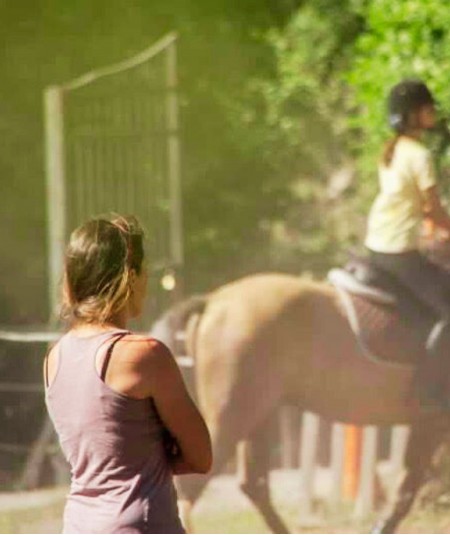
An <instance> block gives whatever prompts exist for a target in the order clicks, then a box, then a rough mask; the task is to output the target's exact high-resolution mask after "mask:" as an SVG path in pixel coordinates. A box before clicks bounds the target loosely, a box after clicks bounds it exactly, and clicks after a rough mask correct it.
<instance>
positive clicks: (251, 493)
mask: <svg viewBox="0 0 450 535" xmlns="http://www.w3.org/2000/svg"><path fill="white" fill-rule="evenodd" d="M270 424H271V422H270V421H269V420H266V421H265V422H264V424H263V425H261V426H260V427H259V428H258V429H257V430H256V432H255V433H254V434H253V435H252V436H251V437H250V438H249V439H248V440H245V441H242V442H240V443H239V445H238V451H237V460H238V477H239V486H240V488H241V490H242V491H243V492H244V493H245V494H246V495H247V496H248V498H249V499H250V500H251V501H252V503H253V504H254V505H255V507H256V508H257V509H258V511H259V512H260V513H261V515H262V517H263V518H264V520H265V521H266V523H267V525H268V527H269V528H270V529H271V530H272V532H273V533H289V531H288V528H287V527H286V524H285V523H284V522H283V520H282V519H281V518H280V516H279V515H278V513H277V512H276V511H275V509H274V507H273V504H272V501H271V498H270V489H269V463H270V455H269V454H270V443H271V441H270V437H271V427H270Z"/></svg>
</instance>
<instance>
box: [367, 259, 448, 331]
mask: <svg viewBox="0 0 450 535" xmlns="http://www.w3.org/2000/svg"><path fill="white" fill-rule="evenodd" d="M370 256H371V260H372V262H373V263H374V265H375V266H377V267H379V268H380V269H381V270H383V271H386V272H387V273H389V274H390V275H392V276H393V277H394V278H395V279H396V280H398V281H399V282H400V283H401V284H402V285H403V286H405V287H406V288H408V289H409V290H410V291H411V292H412V293H413V294H414V295H415V296H416V297H417V298H418V299H419V300H420V301H421V302H422V303H424V304H425V305H427V306H428V307H429V308H430V309H431V310H433V312H434V313H435V314H436V316H437V317H438V319H440V320H444V321H450V274H448V273H446V272H445V271H444V270H443V269H441V268H439V267H438V266H436V265H435V264H433V263H432V262H430V261H429V260H428V259H427V258H426V257H425V256H423V255H421V254H420V253H419V252H418V251H408V252H406V253H399V254H397V253H395V254H387V253H378V252H375V251H370Z"/></svg>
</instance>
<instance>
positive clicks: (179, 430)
mask: <svg viewBox="0 0 450 535" xmlns="http://www.w3.org/2000/svg"><path fill="white" fill-rule="evenodd" d="M151 360H152V363H151V373H150V376H149V377H148V381H149V393H150V395H151V397H152V398H153V400H154V402H155V405H156V409H157V411H158V413H159V415H160V417H161V419H162V421H163V424H164V425H165V426H166V427H167V429H168V431H169V432H170V434H171V435H172V436H173V437H174V439H175V441H176V445H177V446H178V447H179V449H180V452H179V454H178V455H174V456H172V457H171V462H172V465H173V469H174V471H175V472H176V473H189V472H198V473H206V472H208V471H209V470H210V468H211V463H212V450H211V440H210V436H209V432H208V429H207V427H206V424H205V422H204V420H203V418H202V416H201V414H200V412H199V411H198V409H197V407H196V406H195V404H194V402H193V401H192V399H191V397H190V395H189V393H188V392H187V389H186V386H185V384H184V381H183V379H182V377H181V373H180V370H179V368H178V365H177V363H176V362H175V359H174V358H173V356H172V354H171V353H170V352H169V350H168V349H167V348H166V347H165V346H164V345H163V344H161V343H158V345H157V350H156V351H155V354H154V355H153V356H152V359H151Z"/></svg>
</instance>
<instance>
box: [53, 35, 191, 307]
mask: <svg viewBox="0 0 450 535" xmlns="http://www.w3.org/2000/svg"><path fill="white" fill-rule="evenodd" d="M176 40H177V37H176V35H175V34H169V35H167V36H166V37H164V38H163V39H161V40H160V41H158V42H157V43H156V44H154V45H153V46H151V47H150V48H148V49H146V50H144V51H143V52H142V53H140V54H138V55H137V56H135V57H133V58H131V59H128V60H126V61H123V62H121V63H118V64H115V65H112V66H109V67H105V68H102V69H99V70H96V71H92V72H90V73H88V74H86V75H84V76H81V77H79V78H77V79H75V80H72V81H70V82H68V83H66V84H63V85H61V86H51V87H49V88H47V89H46V91H45V123H46V164H47V170H46V171H47V205H48V223H47V224H48V247H49V250H48V258H49V265H48V269H49V302H50V306H51V314H54V313H55V311H56V310H57V303H58V285H59V282H60V280H61V275H62V259H63V251H64V246H65V244H66V241H67V238H68V235H69V233H70V231H71V230H73V229H74V228H75V227H76V226H77V225H78V224H80V223H81V222H83V221H85V220H86V219H88V218H89V217H92V216H95V215H99V214H104V213H108V212H118V213H124V214H133V215H136V216H137V217H138V218H139V220H140V221H141V222H142V223H143V225H144V227H145V229H146V233H147V247H148V254H149V258H150V265H151V268H152V269H153V270H154V271H155V272H156V276H154V277H153V278H152V279H151V280H153V285H152V288H151V291H150V296H151V303H150V308H151V312H153V313H156V312H159V309H160V308H161V304H162V303H161V301H164V297H163V293H164V291H163V290H162V288H161V285H160V284H159V281H160V279H161V277H162V276H163V274H164V273H165V272H166V271H170V270H176V271H178V270H180V269H181V267H182V264H183V244H182V227H181V225H182V223H181V193H180V155H179V152H180V148H179V138H178V109H177V72H176ZM166 281H167V277H166ZM170 282H171V281H170V280H169V287H170ZM172 285H173V281H172Z"/></svg>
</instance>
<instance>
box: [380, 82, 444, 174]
mask: <svg viewBox="0 0 450 535" xmlns="http://www.w3.org/2000/svg"><path fill="white" fill-rule="evenodd" d="M434 102H435V101H434V98H433V95H432V94H431V91H430V90H429V89H428V87H427V86H426V84H425V83H424V82H423V81H422V80H417V79H405V80H402V81H401V82H399V83H398V84H396V85H395V86H394V87H393V88H392V89H391V91H390V92H389V96H388V101H387V105H388V114H389V125H390V126H391V128H392V129H393V130H394V131H395V136H394V137H393V138H392V139H390V140H389V141H388V142H387V143H386V145H385V146H384V150H383V155H382V161H383V163H384V165H386V166H388V165H390V163H391V161H392V158H393V156H394V151H395V147H396V145H397V141H398V139H399V138H400V136H402V135H405V134H406V133H407V131H408V130H409V128H411V118H412V114H414V113H415V112H417V111H418V110H419V109H420V108H422V107H423V106H426V105H432V104H434Z"/></svg>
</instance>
